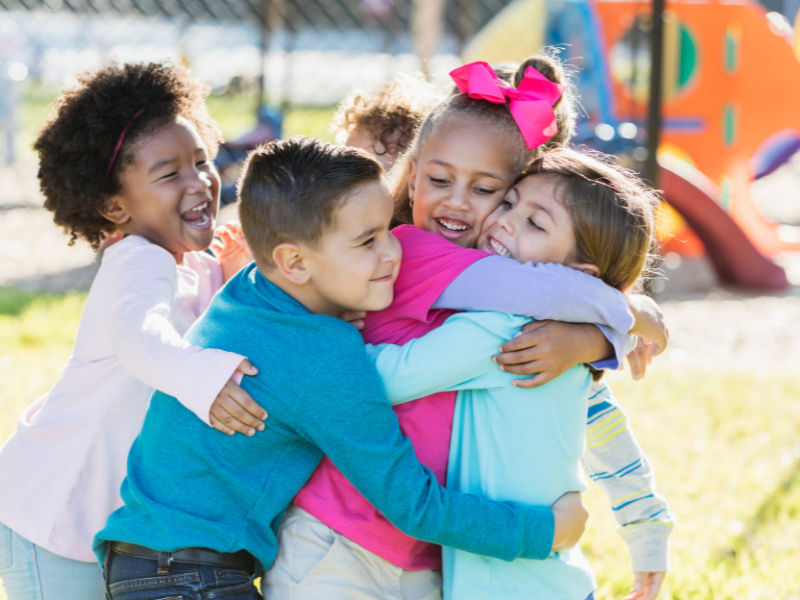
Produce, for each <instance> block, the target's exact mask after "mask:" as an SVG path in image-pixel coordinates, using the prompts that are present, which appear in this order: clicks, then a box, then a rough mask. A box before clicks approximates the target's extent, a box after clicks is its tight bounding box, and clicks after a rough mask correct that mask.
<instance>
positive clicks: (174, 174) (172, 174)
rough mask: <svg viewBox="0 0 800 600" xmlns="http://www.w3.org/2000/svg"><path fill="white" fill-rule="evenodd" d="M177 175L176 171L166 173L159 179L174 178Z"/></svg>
mask: <svg viewBox="0 0 800 600" xmlns="http://www.w3.org/2000/svg"><path fill="white" fill-rule="evenodd" d="M177 174H178V172H177V171H173V172H172V173H167V174H166V175H164V176H163V177H162V178H161V179H169V178H170V177H175V176H176V175H177Z"/></svg>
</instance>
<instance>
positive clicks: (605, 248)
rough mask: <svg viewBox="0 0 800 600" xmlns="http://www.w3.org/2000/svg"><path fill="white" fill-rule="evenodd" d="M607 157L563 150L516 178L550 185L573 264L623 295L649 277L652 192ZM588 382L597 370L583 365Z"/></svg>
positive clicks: (656, 202) (656, 199)
mask: <svg viewBox="0 0 800 600" xmlns="http://www.w3.org/2000/svg"><path fill="white" fill-rule="evenodd" d="M608 160H610V157H606V156H604V155H601V154H600V153H594V154H593V155H591V156H590V155H587V154H581V153H579V152H575V151H574V150H570V149H568V148H558V149H555V150H549V151H547V152H545V153H544V154H543V155H542V156H541V157H540V158H538V159H537V160H535V161H534V162H533V163H531V164H530V165H529V166H528V167H527V168H526V169H525V170H524V171H523V172H522V174H521V175H520V176H519V178H517V183H518V182H519V181H521V180H522V179H524V178H525V177H530V176H532V175H536V176H539V177H545V178H547V179H549V180H551V181H553V182H554V183H555V184H556V195H557V198H558V200H559V201H560V202H562V203H563V205H564V206H565V207H566V209H567V211H568V212H569V214H570V218H571V219H572V229H573V233H574V235H575V250H576V253H575V260H576V261H577V262H579V263H587V264H592V265H595V266H596V267H597V268H598V269H599V271H600V274H599V276H600V279H602V280H603V281H604V282H605V283H606V284H608V285H610V286H611V287H613V288H616V289H618V290H621V291H625V290H628V289H629V288H632V287H635V286H637V285H639V284H640V283H641V281H642V280H643V279H644V278H646V277H648V276H650V275H651V273H652V272H651V271H650V264H651V261H652V257H653V255H652V254H651V251H652V250H653V245H654V243H655V212H656V209H657V208H658V205H659V203H660V199H659V197H658V193H657V192H655V191H654V190H652V189H650V188H649V187H647V186H646V185H645V184H644V183H643V182H642V181H641V179H639V177H638V176H637V175H636V174H635V173H634V172H633V171H629V170H627V169H623V168H622V167H619V166H616V165H613V164H610V163H609V162H607V161H608ZM587 367H589V371H591V373H592V379H594V380H595V381H598V380H599V379H600V378H601V377H602V376H603V371H602V370H598V369H595V368H594V367H592V366H591V365H587Z"/></svg>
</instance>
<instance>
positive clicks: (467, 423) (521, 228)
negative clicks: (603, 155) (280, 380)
mask: <svg viewBox="0 0 800 600" xmlns="http://www.w3.org/2000/svg"><path fill="white" fill-rule="evenodd" d="M656 203H657V200H656V197H655V195H654V194H653V193H652V192H650V191H649V190H647V189H646V188H645V187H644V186H643V185H642V184H641V183H640V182H639V181H638V180H637V179H636V178H635V177H633V176H632V175H631V174H629V173H628V172H626V171H623V170H621V169H618V168H615V167H612V166H609V165H607V164H605V163H602V162H600V161H599V160H596V159H593V158H590V157H587V156H585V155H581V154H579V153H576V152H573V151H569V150H556V151H551V152H549V153H548V154H546V155H545V156H544V157H543V158H541V159H539V160H538V161H536V162H535V163H533V165H532V166H531V167H529V168H528V169H527V170H526V171H525V172H524V173H523V174H522V175H521V176H520V178H519V179H518V181H517V183H516V185H515V186H514V187H513V188H512V189H511V190H510V191H509V193H508V194H507V196H506V199H505V201H504V202H503V203H502V204H501V206H500V207H499V208H498V209H497V210H496V211H495V212H494V213H493V214H492V215H491V216H490V217H489V218H488V219H487V220H486V221H485V223H484V225H483V228H482V231H481V235H480V239H479V242H478V247H479V248H480V249H482V250H485V251H487V252H491V253H494V254H498V255H502V256H510V257H512V258H514V259H516V260H519V261H520V262H532V263H534V264H538V263H556V264H562V265H565V266H569V267H572V268H575V269H578V270H581V271H583V272H585V273H589V274H591V275H594V276H596V277H599V278H601V279H602V280H603V281H604V282H606V283H607V284H609V285H611V286H613V287H616V288H617V289H620V290H622V291H627V290H630V289H631V288H633V287H634V285H635V284H636V283H637V281H638V280H639V279H640V277H641V276H642V274H643V272H644V271H645V269H646V266H647V263H648V256H649V255H648V251H649V249H650V245H651V243H652V239H653V231H654V225H653V213H654V209H655V206H656ZM527 321H528V319H527V318H524V317H519V316H514V315H507V314H502V313H491V312H486V313H462V314H458V315H454V316H452V317H450V319H448V320H447V321H446V322H445V324H444V325H442V326H441V327H440V328H439V329H437V330H435V331H433V332H431V333H430V334H428V335H426V336H425V337H423V338H420V339H418V340H414V341H412V342H410V343H408V344H406V345H405V346H402V347H399V346H388V345H379V346H374V347H372V348H369V349H368V351H369V352H370V353H371V355H372V356H373V359H374V360H375V363H376V367H377V368H378V371H379V372H380V373H381V376H382V378H383V380H384V382H385V384H386V387H387V395H388V397H389V398H390V399H392V401H393V402H395V403H401V402H406V401H409V400H413V399H415V398H418V397H420V396H424V395H425V394H428V393H430V390H431V389H441V387H442V386H443V385H447V386H450V387H449V389H455V390H460V391H459V394H458V400H457V403H456V411H455V419H454V423H453V436H452V440H451V449H450V461H449V465H448V477H447V487H448V489H452V490H458V491H461V492H469V493H473V494H478V495H482V496H484V497H487V498H491V499H497V500H515V501H524V502H531V503H536V504H550V503H552V502H555V500H557V499H558V498H559V497H560V496H561V495H563V494H564V493H566V492H570V491H579V492H582V491H584V490H585V489H586V480H585V478H584V477H583V474H582V473H581V468H580V462H581V457H582V455H583V452H584V448H585V445H586V416H587V411H588V403H589V399H590V395H595V396H596V395H599V394H602V389H603V386H602V385H601V384H597V383H594V381H595V380H599V377H600V375H601V374H600V373H599V372H597V371H594V370H591V371H590V369H589V368H588V367H585V366H577V367H573V368H572V369H570V370H569V371H567V372H566V373H564V374H563V375H562V376H560V377H558V378H557V379H555V380H553V381H552V382H550V383H548V384H546V385H544V386H541V387H538V388H534V389H522V388H518V387H515V386H514V385H513V383H512V382H513V380H514V379H515V378H516V377H515V376H513V375H511V374H507V373H503V372H500V371H499V370H498V369H497V365H494V364H492V363H491V361H490V360H489V358H488V357H489V356H491V355H492V354H493V353H494V352H495V351H496V349H497V347H498V346H499V345H500V344H502V343H503V342H504V341H505V340H507V339H509V338H510V337H513V335H514V334H515V333H516V332H517V331H518V330H519V329H520V328H521V327H522V326H523V325H524V324H525V323H526V322H527ZM650 349H651V350H652V351H653V352H656V351H658V349H656V348H650ZM464 382H466V383H464ZM598 389H599V391H598ZM590 392H591V394H590ZM606 404H607V403H606ZM595 407H599V408H597V410H598V412H602V410H603V409H602V407H600V404H598V403H597V402H594V403H593V409H594V408H595ZM623 416H624V415H623ZM613 421H614V417H612V418H611V419H610V420H609V423H608V425H607V426H606V427H605V428H606V429H609V428H610V429H611V430H614V428H615V427H616V426H617V425H619V424H618V423H615V422H613ZM614 431H615V430H614ZM596 433H597V436H595V437H596V438H597V439H600V440H601V442H602V441H603V440H604V439H608V438H610V437H611V436H610V435H606V437H605V438H604V437H603V436H604V435H605V434H604V432H603V424H602V423H601V425H600V427H599V429H598V431H597V432H596ZM611 435H614V434H613V431H612V433H611ZM631 439H633V438H632V437H631ZM633 444H634V446H635V448H634V449H633V452H634V454H635V453H636V451H638V452H639V453H640V450H638V446H636V445H635V439H633ZM622 451H623V452H626V451H631V450H630V448H626V447H623V450H622ZM639 460H640V461H641V459H639ZM622 462H624V460H623V461H622ZM632 464H634V463H632ZM631 468H637V467H635V466H634V467H631ZM641 468H644V466H643V465H641ZM648 473H649V472H648ZM593 478H594V477H593ZM651 479H652V477H651ZM650 488H651V489H648V490H643V491H642V492H644V493H635V494H633V495H632V496H631V497H630V498H629V500H632V501H633V502H636V501H641V502H642V503H643V504H644V505H646V504H647V503H648V502H650V503H652V502H655V505H656V506H658V505H659V504H660V505H661V509H660V510H659V513H660V516H658V517H656V518H655V519H653V520H649V521H648V522H646V523H641V524H639V525H638V526H637V527H633V528H632V532H635V531H638V530H640V529H641V528H643V527H644V528H648V527H649V528H650V530H651V537H653V536H652V532H655V534H656V535H655V539H656V540H659V539H663V540H664V544H663V547H664V548H665V547H666V537H667V536H668V535H669V532H670V531H671V528H672V521H673V519H672V516H671V514H670V513H669V511H668V509H667V508H666V504H665V503H664V502H663V499H662V498H661V497H660V496H659V495H658V493H657V491H656V490H655V485H654V482H652V484H651V485H650ZM650 499H653V500H650ZM615 508H616V507H615ZM665 552H666V550H664V553H663V554H665ZM654 553H655V554H659V552H658V551H654ZM443 558H444V596H445V599H446V600H447V599H449V598H457V599H458V600H472V599H474V600H478V599H480V600H486V599H498V600H500V599H502V600H516V599H522V598H536V599H542V600H584V599H586V598H591V597H592V595H593V592H594V587H595V582H594V576H593V574H592V571H591V568H590V566H589V565H588V563H587V562H586V560H585V558H584V557H583V555H582V553H581V551H580V548H573V549H570V550H568V551H564V552H554V553H552V554H551V555H550V556H549V557H548V558H547V559H545V560H543V561H535V560H525V559H520V560H515V561H511V562H506V561H502V560H498V559H493V558H488V557H483V556H478V555H475V554H471V553H469V552H463V551H458V550H454V549H452V548H444V556H443ZM661 558H662V557H655V558H653V559H652V560H651V561H650V562H649V563H648V564H649V566H645V570H643V571H640V572H639V573H637V578H638V580H639V582H640V584H641V585H640V586H639V588H638V589H636V590H635V591H634V593H633V595H632V596H631V597H632V598H637V599H641V600H645V599H652V598H655V597H656V596H657V595H658V591H659V589H660V587H661V583H662V581H663V578H664V575H665V571H666V564H665V561H666V557H665V556H664V557H663V560H660V559H661ZM645 562H647V561H645ZM661 565H664V566H663V567H661ZM662 568H663V570H660V569H662ZM651 569H652V570H651ZM639 574H641V577H640V576H639Z"/></svg>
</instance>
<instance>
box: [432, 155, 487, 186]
mask: <svg viewBox="0 0 800 600" xmlns="http://www.w3.org/2000/svg"><path fill="white" fill-rule="evenodd" d="M430 162H432V163H433V164H435V165H440V166H442V167H447V168H449V169H453V168H454V167H453V165H451V164H450V163H448V162H445V161H443V160H439V159H437V158H434V159H431V161H430ZM475 174H476V175H481V176H483V177H491V178H492V179H497V180H498V181H503V178H502V177H498V176H497V175H495V174H494V173H489V172H488V171H477V172H476V173H475Z"/></svg>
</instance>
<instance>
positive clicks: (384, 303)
mask: <svg viewBox="0 0 800 600" xmlns="http://www.w3.org/2000/svg"><path fill="white" fill-rule="evenodd" d="M392 300H394V293H390V294H376V295H375V297H374V298H370V299H369V300H368V301H367V302H365V303H364V306H362V307H360V308H358V309H357V310H365V311H367V312H375V311H378V310H383V309H384V308H388V307H389V305H390V304H391V303H392Z"/></svg>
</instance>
